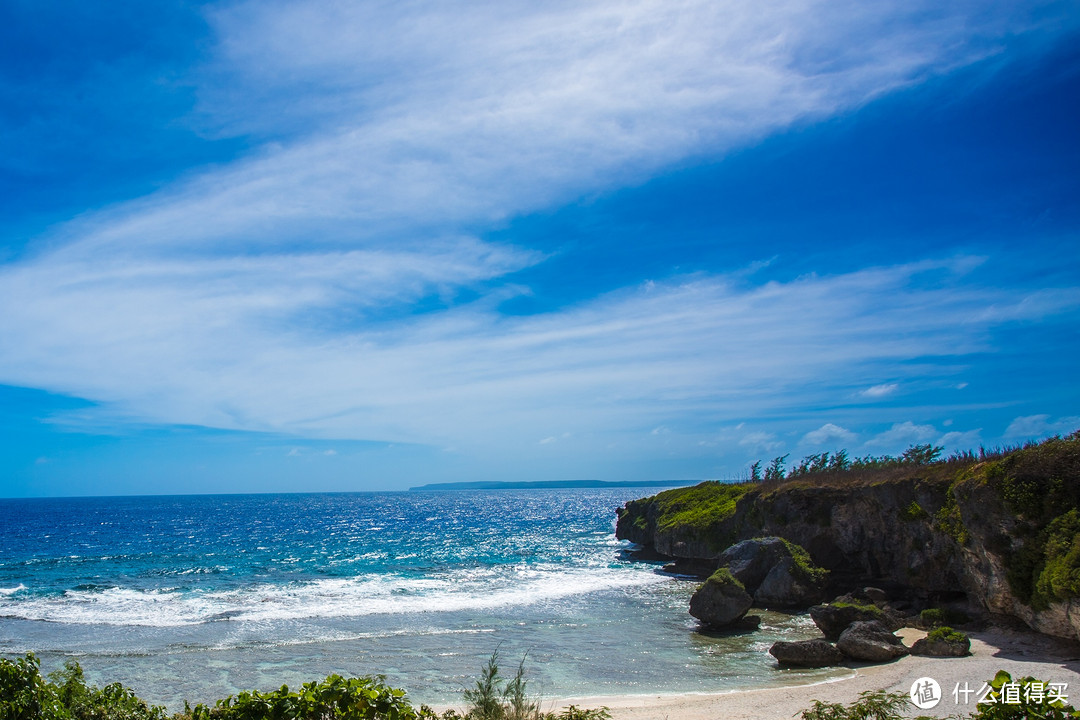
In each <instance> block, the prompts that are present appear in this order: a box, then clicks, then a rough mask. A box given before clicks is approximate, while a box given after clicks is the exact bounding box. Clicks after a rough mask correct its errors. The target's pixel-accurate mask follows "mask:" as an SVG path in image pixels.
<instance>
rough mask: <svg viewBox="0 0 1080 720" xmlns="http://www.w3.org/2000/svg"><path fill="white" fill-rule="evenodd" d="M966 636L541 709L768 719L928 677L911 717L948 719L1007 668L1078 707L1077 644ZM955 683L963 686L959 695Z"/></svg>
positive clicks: (552, 702) (904, 687)
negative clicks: (671, 690)
mask: <svg viewBox="0 0 1080 720" xmlns="http://www.w3.org/2000/svg"><path fill="white" fill-rule="evenodd" d="M897 634H898V635H899V636H901V637H902V638H903V640H904V643H905V644H906V645H908V646H909V647H910V645H911V644H912V643H914V642H915V640H917V639H919V638H920V637H924V636H925V635H926V633H925V631H922V630H916V629H913V628H904V629H902V630H900V631H899V632H898V633H897ZM969 634H970V637H971V655H969V656H967V657H963V658H932V657H915V656H906V657H903V658H900V659H899V660H897V661H894V662H891V663H885V664H880V665H868V664H859V665H853V666H852V667H851V671H852V672H851V674H850V675H848V676H846V677H840V678H830V679H827V680H821V681H818V682H815V683H809V684H803V685H786V686H776V687H766V688H757V689H748V690H733V691H727V692H722V693H682V694H660V695H646V694H640V695H607V696H591V697H564V698H558V699H545V700H544V701H543V703H542V709H543V710H544V711H559V710H561V709H563V708H566V707H567V706H569V705H576V706H577V707H579V708H598V707H607V708H608V710H609V711H610V713H611V717H612V720H715V718H724V719H725V720H769V719H771V718H791V717H796V716H798V715H799V714H800V713H801V712H802V711H803V710H805V709H808V708H809V707H810V706H811V705H812V704H813V702H814V701H815V700H820V701H822V702H826V703H841V704H849V703H851V702H854V701H855V700H857V699H858V698H859V695H860V694H861V693H863V692H872V691H877V690H882V691H886V692H899V693H904V694H907V693H908V692H909V691H910V689H911V685H912V684H913V683H914V682H915V681H916V680H918V679H920V678H923V677H931V678H933V679H934V680H936V681H937V682H938V683H939V685H940V687H941V695H942V698H941V701H940V703H939V704H938V705H937V706H936V707H933V708H928V709H923V710H918V709H916V708H915V707H914V706H912V707H911V708H910V712H909V715H911V716H915V715H920V714H921V715H928V716H931V717H941V718H945V717H950V716H955V715H957V714H960V715H963V716H967V715H968V714H970V713H972V712H974V710H975V694H974V693H972V694H971V695H970V697H969V698H968V701H967V702H966V703H964V702H962V701H961V702H959V703H958V702H957V699H961V700H962V688H963V687H964V683H967V687H968V688H970V689H971V690H973V691H978V690H979V689H980V688H981V686H982V684H983V683H984V682H987V681H989V680H991V679H992V678H993V677H994V675H995V674H996V673H997V672H998V671H999V670H1005V671H1006V672H1008V673H1010V674H1011V675H1012V676H1013V678H1014V679H1019V678H1021V677H1026V676H1033V677H1035V678H1037V679H1039V680H1044V681H1046V682H1056V683H1067V686H1068V701H1069V702H1070V703H1071V704H1073V705H1078V704H1080V645H1077V644H1074V643H1069V642H1067V641H1062V640H1059V639H1057V638H1053V637H1049V636H1045V635H1040V634H1038V633H1034V632H1030V631H1020V630H1009V629H1003V628H991V629H988V630H984V631H976V632H971V633H969ZM954 688H960V689H961V692H959V693H957V695H956V696H954V694H953V690H954ZM1074 695H1075V696H1074ZM459 709H460V708H459Z"/></svg>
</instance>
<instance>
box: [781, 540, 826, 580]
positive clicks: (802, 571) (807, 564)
mask: <svg viewBox="0 0 1080 720" xmlns="http://www.w3.org/2000/svg"><path fill="white" fill-rule="evenodd" d="M780 539H781V540H782V541H783V543H784V547H786V548H787V551H788V552H789V553H791V559H792V560H793V561H794V562H795V567H794V572H793V573H792V574H793V575H795V577H796V578H797V579H799V580H802V581H803V582H805V583H808V584H811V585H816V584H817V583H820V582H824V581H825V579H826V578H827V577H828V576H829V571H828V570H826V569H825V568H823V567H818V566H817V565H815V564H814V561H813V560H811V559H810V553H808V552H807V551H806V548H804V547H803V546H802V545H799V544H797V543H793V542H790V541H789V540H784V538H780Z"/></svg>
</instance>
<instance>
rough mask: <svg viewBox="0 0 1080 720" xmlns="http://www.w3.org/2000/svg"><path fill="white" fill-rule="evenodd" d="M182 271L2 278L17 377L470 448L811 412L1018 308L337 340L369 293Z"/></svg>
mask: <svg viewBox="0 0 1080 720" xmlns="http://www.w3.org/2000/svg"><path fill="white" fill-rule="evenodd" d="M484 262H485V261H483V260H481V261H477V263H476V264H475V267H476V268H477V269H476V270H475V272H476V273H477V274H478V275H479V274H482V273H483V271H484V270H483V267H484ZM185 267H186V266H183V265H181V266H179V268H180V269H176V270H174V269H173V268H172V267H170V266H166V267H165V268H164V269H163V270H162V271H160V272H156V273H155V274H154V275H153V282H151V281H150V280H144V279H142V277H141V276H136V279H134V280H131V281H127V282H123V281H119V280H117V277H118V276H119V275H122V271H123V269H124V268H123V266H121V267H112V266H110V265H109V263H107V262H102V263H98V264H95V265H90V264H85V265H71V266H65V271H64V272H61V271H60V270H59V269H58V268H56V267H54V266H53V265H52V264H50V263H48V262H45V263H39V264H24V265H20V266H15V267H9V268H6V269H4V270H2V271H0V305H2V306H4V307H6V308H15V309H16V310H14V311H11V312H8V313H5V314H3V315H2V316H0V334H2V335H3V337H5V338H6V340H7V342H5V343H4V344H3V345H2V346H0V368H2V372H3V374H4V377H3V378H2V380H3V381H4V382H9V383H11V384H16V385H23V386H37V387H47V388H50V389H52V390H54V391H58V392H63V393H68V394H72V395H77V396H80V397H85V398H88V399H91V400H95V401H99V402H103V403H106V405H105V408H104V412H106V413H107V414H106V417H108V418H116V417H125V416H126V417H128V418H134V419H138V420H141V421H147V422H162V423H185V424H193V425H204V426H210V427H221V428H231V429H245V430H268V431H276V432H283V433H292V434H299V435H310V436H322V437H327V436H332V437H343V438H360V439H379V440H385V441H392V442H403V441H404V442H422V443H432V444H437V445H439V446H444V445H455V446H458V447H461V446H462V445H468V444H471V443H474V442H478V440H477V438H481V437H482V438H488V440H487V441H489V442H493V443H505V442H506V441H507V440H508V438H512V437H530V436H531V437H536V436H537V435H538V434H539V433H538V430H539V429H540V428H543V427H545V426H546V427H550V426H552V425H567V424H569V425H571V426H572V427H570V428H569V429H568V431H569V432H573V433H574V434H575V435H579V436H587V435H589V434H590V433H593V432H595V431H596V429H597V428H605V429H609V430H610V431H612V432H620V431H626V432H634V428H641V427H657V426H658V424H659V423H658V421H660V420H661V418H664V417H672V416H680V417H687V416H693V415H700V414H702V413H705V414H708V415H709V416H712V417H718V418H736V417H746V416H747V415H750V414H753V413H761V412H768V411H770V410H775V409H777V408H792V407H796V408H805V407H809V406H813V405H815V404H816V403H819V402H821V401H822V398H827V397H829V396H831V395H832V394H833V393H835V392H837V390H836V389H830V388H839V387H844V386H847V384H848V382H849V381H850V378H851V377H858V376H860V375H870V374H877V373H880V372H881V371H882V369H883V368H885V369H886V370H888V368H889V367H894V369H895V366H898V365H900V364H903V362H904V361H905V360H908V359H910V358H916V357H924V356H927V355H930V354H935V355H940V353H941V348H945V347H947V348H949V349H950V352H953V353H956V354H964V353H970V352H975V351H982V350H985V349H987V348H988V347H990V346H989V344H988V342H987V338H986V335H985V333H986V330H987V329H988V328H987V327H986V326H981V325H978V324H976V323H973V322H970V321H967V320H968V318H970V316H971V313H972V311H973V310H975V309H977V308H978V307H985V305H986V304H987V303H988V302H996V303H998V304H1007V303H1008V302H1010V301H1011V302H1017V301H1018V300H1017V298H1018V297H1019V296H1016V295H1014V294H1012V293H1011V291H1008V290H1004V289H1000V288H988V289H977V288H971V287H967V286H964V285H958V286H953V285H950V284H949V283H943V284H941V285H939V286H937V287H935V288H925V287H923V286H921V285H920V284H919V283H912V282H911V280H912V278H913V277H915V276H917V275H918V274H919V273H921V272H922V271H924V270H925V269H926V268H927V267H928V264H926V263H919V264H915V265H909V266H900V267H895V268H881V269H873V270H864V271H860V272H855V273H849V274H846V275H839V276H834V277H807V278H802V279H799V280H795V281H792V282H788V283H776V282H771V283H767V284H765V285H762V286H757V287H753V286H750V287H746V286H743V285H741V284H734V283H731V282H729V281H727V280H726V279H725V278H723V277H704V276H702V277H696V278H695V279H693V280H690V281H686V282H681V283H680V282H677V281H676V282H668V283H664V284H661V283H657V285H656V287H654V288H653V289H652V290H651V291H644V290H640V289H635V290H627V291H622V292H618V293H614V294H611V295H608V296H604V297H600V298H597V299H596V300H593V301H589V302H585V303H582V304H580V305H579V306H577V307H571V308H568V309H565V310H562V311H559V312H554V313H549V314H544V315H538V316H531V317H516V318H514V317H502V316H500V315H499V314H498V313H497V312H496V311H495V310H494V309H492V308H491V307H490V305H489V304H488V303H486V302H483V301H481V302H478V303H474V304H471V305H465V306H459V307H455V308H452V309H449V310H446V311H443V312H438V313H429V314H425V315H420V316H416V317H413V318H406V319H399V320H398V321H397V322H395V323H393V324H385V323H376V324H374V325H367V324H364V323H359V324H358V325H357V327H356V328H355V329H350V330H348V331H342V330H340V329H335V331H334V332H326V331H324V330H323V329H322V328H320V327H318V326H315V327H300V326H296V325H295V318H297V317H303V316H305V315H309V316H311V317H314V318H318V317H319V313H320V312H322V311H324V310H325V308H324V307H322V306H321V305H320V303H321V302H323V298H324V297H325V295H326V294H332V293H340V294H342V295H346V296H348V295H349V294H350V293H356V294H357V295H358V296H359V297H360V298H361V300H362V298H363V294H364V293H365V292H370V290H369V289H368V288H366V287H365V286H363V285H360V286H359V287H353V286H351V285H350V284H349V283H348V278H347V273H342V274H341V275H338V276H335V277H337V278H338V279H339V281H340V287H336V288H333V290H332V293H331V291H329V290H326V291H325V292H320V291H318V289H317V288H320V287H322V286H314V288H313V289H312V291H311V292H296V293H291V294H290V293H279V294H269V295H267V294H264V291H263V286H264V285H265V284H266V283H267V282H270V281H272V280H273V278H274V276H273V275H270V276H268V277H260V279H259V282H257V283H246V282H237V283H236V284H235V285H233V284H230V283H228V282H225V281H224V280H222V281H221V282H220V283H218V282H211V281H209V280H208V281H206V282H190V281H189V280H188V278H187V277H186V276H185V275H184V272H183V269H184V268H185ZM937 267H938V268H939V269H941V270H944V271H948V269H949V267H950V266H949V264H948V263H942V264H938V265H937ZM233 277H235V276H233ZM960 280H962V278H959V279H957V282H960ZM357 304H358V306H359V307H361V308H362V307H363V303H362V301H358V303H357ZM331 307H336V306H333V305H332V306H331ZM339 311H340V309H339ZM290 321H292V322H291V323H290ZM815 393H820V395H817V394H815ZM82 412H83V414H91V413H93V412H94V411H93V410H92V409H91V410H88V411H82ZM907 425H911V424H910V423H908V424H907ZM904 427H906V426H904ZM539 432H540V433H542V430H539ZM539 436H540V437H544V435H542V434H539ZM811 437H813V436H811Z"/></svg>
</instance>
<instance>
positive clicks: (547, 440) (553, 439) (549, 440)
mask: <svg viewBox="0 0 1080 720" xmlns="http://www.w3.org/2000/svg"><path fill="white" fill-rule="evenodd" d="M558 441H559V439H558V438H556V437H551V436H549V437H546V438H544V439H543V440H541V441H540V444H541V445H550V444H551V443H553V442H558Z"/></svg>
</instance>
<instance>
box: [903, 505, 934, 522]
mask: <svg viewBox="0 0 1080 720" xmlns="http://www.w3.org/2000/svg"><path fill="white" fill-rule="evenodd" d="M928 517H930V513H928V512H926V511H925V510H923V509H922V505H920V504H919V503H918V502H916V501H915V500H912V501H911V502H910V503H909V504H908V505H907V506H906V507H904V508H903V509H902V510H901V511H900V519H901V520H903V521H904V522H915V521H916V520H922V519H924V518H928Z"/></svg>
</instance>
